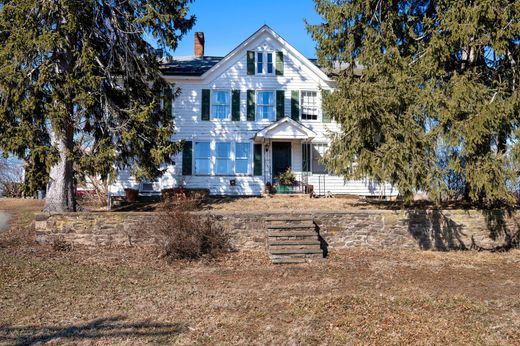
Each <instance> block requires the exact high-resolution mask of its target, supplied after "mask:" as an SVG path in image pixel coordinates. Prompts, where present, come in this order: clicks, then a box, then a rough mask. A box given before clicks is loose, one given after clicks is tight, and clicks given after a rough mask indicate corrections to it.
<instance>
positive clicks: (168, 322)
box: [0, 206, 520, 345]
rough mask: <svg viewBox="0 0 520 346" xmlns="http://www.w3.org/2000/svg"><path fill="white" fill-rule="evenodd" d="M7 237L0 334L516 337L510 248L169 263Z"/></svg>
mask: <svg viewBox="0 0 520 346" xmlns="http://www.w3.org/2000/svg"><path fill="white" fill-rule="evenodd" d="M0 209H2V207H1V206H0ZM29 209H30V208H29ZM33 209H34V207H33ZM15 233H16V232H13V231H11V232H7V233H4V234H2V235H0V344H6V345H11V344H28V345H32V344H36V343H47V342H48V343H50V344H67V343H70V344H79V345H91V344H103V345H112V344H122V345H134V344H185V345H187V344H190V345H191V344H277V345H278V344H290V345H291V344H309V345H318V344H337V345H345V344H370V345H397V344H399V345H406V344H419V345H432V344H467V345H494V344H497V345H515V344H517V345H520V294H519V293H520V274H519V273H520V251H518V250H515V251H512V252H509V253H477V252H451V253H440V252H419V251H373V250H367V249H358V250H353V251H343V252H340V253H337V252H332V254H331V257H330V258H329V259H328V260H327V261H324V262H321V263H313V264H309V265H298V266H274V265H271V264H270V263H269V261H268V259H267V257H266V254H265V252H241V253H234V254H230V255H227V256H224V257H222V258H221V259H219V260H218V261H214V262H209V261H203V262H196V263H189V262H175V263H173V264H167V263H165V262H164V261H163V260H159V259H157V256H156V254H155V253H154V252H153V251H149V250H144V249H138V248H126V249H123V248H114V249H102V250H100V249H87V248H74V249H73V250H72V251H70V252H59V251H54V250H53V249H52V248H51V247H50V246H40V245H35V244H34V243H33V242H32V241H31V239H30V234H29V233H28V234H26V236H27V237H29V238H27V240H26V241H25V242H21V241H18V242H13V241H9V239H10V238H12V237H14V234H15Z"/></svg>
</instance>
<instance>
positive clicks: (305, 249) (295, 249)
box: [265, 216, 324, 264]
mask: <svg viewBox="0 0 520 346" xmlns="http://www.w3.org/2000/svg"><path fill="white" fill-rule="evenodd" d="M265 223H266V228H267V250H268V251H269V255H270V257H271V260H272V262H273V263H275V264H297V263H306V262H309V261H311V260H317V259H323V258H324V251H323V249H322V247H321V241H320V238H319V235H318V232H317V231H316V225H315V224H314V220H313V218H312V217H291V216H286V217H271V218H266V219H265Z"/></svg>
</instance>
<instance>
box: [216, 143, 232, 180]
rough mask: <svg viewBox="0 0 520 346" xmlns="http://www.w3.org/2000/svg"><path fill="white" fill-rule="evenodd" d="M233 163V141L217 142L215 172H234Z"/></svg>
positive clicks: (223, 173) (227, 173) (222, 173)
mask: <svg viewBox="0 0 520 346" xmlns="http://www.w3.org/2000/svg"><path fill="white" fill-rule="evenodd" d="M231 164H232V160H231V143H224V142H222V143H217V144H216V146H215V174H217V175H229V174H233V170H232V165H231Z"/></svg>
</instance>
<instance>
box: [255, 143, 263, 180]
mask: <svg viewBox="0 0 520 346" xmlns="http://www.w3.org/2000/svg"><path fill="white" fill-rule="evenodd" d="M253 151H254V154H253V174H254V175H262V144H255V145H254V150H253Z"/></svg>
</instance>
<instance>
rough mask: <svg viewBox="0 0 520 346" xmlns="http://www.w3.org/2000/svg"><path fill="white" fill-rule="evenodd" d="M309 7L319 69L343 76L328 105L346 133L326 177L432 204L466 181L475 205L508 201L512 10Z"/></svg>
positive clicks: (515, 167)
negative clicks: (423, 194) (384, 187)
mask: <svg viewBox="0 0 520 346" xmlns="http://www.w3.org/2000/svg"><path fill="white" fill-rule="evenodd" d="M315 5H316V9H317V12H318V13H319V14H320V15H321V16H322V17H323V23H321V24H317V25H309V24H308V25H307V28H308V30H309V32H310V33H311V35H312V36H313V38H314V39H315V40H316V41H317V44H318V47H317V49H318V57H319V59H320V61H321V63H322V64H324V65H328V66H329V67H331V68H333V67H334V66H338V63H347V64H349V65H348V66H349V67H348V68H344V69H341V70H338V69H336V72H337V74H336V75H335V78H336V80H337V91H336V92H334V93H333V94H331V95H330V96H329V97H327V98H326V100H325V107H326V109H327V110H328V111H329V112H330V114H331V115H332V117H333V118H334V119H335V120H336V121H338V122H339V123H340V124H341V127H342V131H341V133H340V134H338V135H337V136H335V137H334V139H333V141H332V145H331V148H330V150H329V152H328V155H327V156H326V161H327V165H328V166H329V168H330V169H331V170H333V171H334V172H336V173H339V174H343V175H345V176H346V177H348V178H352V177H354V178H361V177H370V178H373V179H376V180H379V181H388V182H391V183H393V184H395V186H396V187H397V188H398V189H399V191H400V193H402V194H403V195H404V196H405V197H407V198H410V197H411V196H412V195H413V193H414V192H415V191H417V190H425V191H427V192H429V194H430V196H431V197H433V198H435V199H436V200H439V199H441V198H442V197H443V196H450V195H452V194H453V192H454V191H450V190H451V189H452V188H453V186H458V187H460V185H461V184H460V182H461V181H463V184H462V185H464V186H465V192H466V197H467V198H469V199H471V200H473V201H477V200H480V201H483V200H486V201H496V200H507V201H512V200H513V196H512V190H511V188H512V186H514V185H515V184H516V181H517V176H518V172H519V168H520V167H519V164H520V160H519V154H520V146H519V143H518V135H519V134H520V133H519V131H520V129H519V126H518V125H519V109H520V104H519V102H520V98H519V91H518V83H519V74H518V73H519V71H518V62H519V59H520V49H519V48H520V35H519V34H520V22H519V19H520V2H519V1H506V0H473V1H463V0H455V1H439V0H419V1H406V0H399V1H397V0H394V1H381V0H368V1H366V0H350V1H346V0H343V1H342V0H337V1H331V0H315ZM343 66H345V64H343ZM356 67H358V68H356ZM359 68H361V71H362V72H361V74H359ZM454 178H456V181H457V183H456V184H453V182H454Z"/></svg>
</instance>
